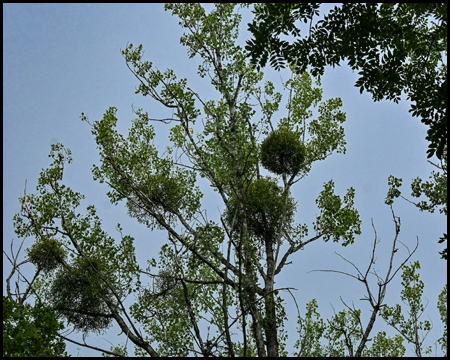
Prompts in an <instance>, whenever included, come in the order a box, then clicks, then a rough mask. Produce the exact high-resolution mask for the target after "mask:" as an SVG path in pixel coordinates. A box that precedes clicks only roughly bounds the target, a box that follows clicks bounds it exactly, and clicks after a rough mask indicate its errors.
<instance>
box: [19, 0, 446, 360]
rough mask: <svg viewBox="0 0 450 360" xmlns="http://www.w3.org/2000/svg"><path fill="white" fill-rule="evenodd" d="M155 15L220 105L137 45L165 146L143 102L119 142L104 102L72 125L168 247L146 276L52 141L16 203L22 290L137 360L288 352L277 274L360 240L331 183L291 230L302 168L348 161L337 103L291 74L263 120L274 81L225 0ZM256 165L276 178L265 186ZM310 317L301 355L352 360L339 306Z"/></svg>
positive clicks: (134, 52)
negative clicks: (250, 52) (172, 23)
mask: <svg viewBox="0 0 450 360" xmlns="http://www.w3.org/2000/svg"><path fill="white" fill-rule="evenodd" d="M261 6H263V5H261ZM165 8H166V9H167V10H171V11H172V13H173V14H174V15H177V16H178V17H179V18H180V24H181V26H182V27H183V28H185V30H186V33H185V34H184V35H183V36H182V38H181V43H182V44H183V45H185V46H186V47H187V50H188V55H189V57H191V58H194V57H196V56H197V55H198V56H199V57H200V58H201V59H202V62H201V64H200V66H199V69H198V74H199V76H201V77H206V76H208V78H209V79H211V84H212V87H213V89H215V90H217V92H218V95H219V99H215V100H212V99H204V98H202V96H201V95H199V94H198V93H196V92H195V91H194V90H192V89H191V88H189V87H187V80H186V79H177V77H176V76H175V74H174V71H173V70H171V69H168V70H165V71H160V70H158V69H156V68H155V67H154V66H153V64H152V63H151V62H149V61H144V59H143V47H142V45H139V46H137V47H135V46H133V44H129V45H128V46H127V47H126V49H125V50H124V51H123V52H122V54H123V56H124V58H125V60H126V63H127V66H128V67H129V69H130V70H131V71H132V73H133V74H134V75H135V76H136V77H137V78H138V79H139V81H140V85H139V87H138V90H137V92H138V93H141V94H142V95H143V96H149V97H151V98H152V99H153V100H155V101H156V102H158V103H159V104H161V105H162V106H164V107H166V108H167V109H168V110H169V112H170V113H172V117H171V118H168V119H160V125H161V126H164V125H163V124H170V129H167V130H170V131H168V132H169V139H168V140H169V141H170V146H168V147H167V148H166V151H165V152H162V151H161V150H160V149H159V148H158V147H157V146H156V145H155V142H156V131H155V129H156V126H153V124H152V121H155V120H157V119H151V118H150V117H149V115H148V114H147V113H146V112H144V111H143V110H142V109H134V113H135V114H136V116H137V118H136V119H134V120H133V123H132V126H131V128H130V130H129V132H128V135H122V134H120V133H119V132H118V131H117V128H116V126H117V122H118V119H117V116H116V115H117V109H116V108H114V107H111V108H109V109H108V110H107V111H106V112H105V114H104V115H103V117H102V118H101V119H100V120H97V121H94V122H93V123H90V122H89V121H88V118H87V116H86V115H85V114H82V116H81V118H82V120H83V121H86V122H87V123H88V124H89V125H90V126H91V128H92V134H93V136H94V137H95V141H96V142H97V145H98V149H99V153H100V164H98V165H94V166H93V170H92V172H93V175H94V179H95V180H98V181H99V182H101V183H106V184H107V185H108V186H109V188H110V191H109V192H108V193H107V195H108V197H109V198H110V200H111V202H112V203H113V204H115V205H117V204H118V203H119V202H120V201H122V200H124V202H125V203H126V206H127V209H128V213H129V215H130V216H131V217H133V218H136V219H137V221H139V222H141V223H144V224H146V225H147V226H148V227H149V228H150V229H152V230H153V229H154V228H158V229H160V230H163V231H164V234H165V235H166V240H167V241H166V242H165V243H164V244H163V245H162V247H161V249H160V251H159V254H158V257H157V259H154V258H151V256H154V254H152V253H151V251H152V249H153V248H154V244H152V242H151V239H150V240H148V241H150V242H149V243H148V249H150V250H149V251H150V252H149V253H148V254H141V255H142V256H145V255H148V258H147V265H148V266H147V267H146V268H141V267H140V266H139V265H138V263H137V259H136V258H137V256H136V249H135V248H134V239H133V238H132V237H131V236H129V235H124V234H123V233H122V231H123V229H122V227H121V225H120V224H118V225H117V228H116V229H117V231H118V232H119V234H120V239H119V240H115V239H114V238H113V237H111V236H109V235H108V234H107V233H106V231H104V230H103V229H102V224H101V221H100V219H99V217H98V216H97V214H96V210H95V208H94V206H92V205H89V206H87V208H86V211H85V213H83V214H82V213H80V212H79V207H80V205H81V201H82V200H83V199H84V196H83V195H81V194H79V193H77V192H74V191H73V190H71V189H70V188H69V187H67V186H65V185H63V184H62V183H61V182H62V178H63V173H64V167H65V164H66V163H70V162H71V160H72V158H71V154H70V151H69V150H68V149H65V148H64V147H63V146H62V145H61V144H57V145H54V146H52V150H51V154H50V156H51V157H52V158H53V159H54V161H53V163H52V164H51V165H50V167H49V168H48V169H47V170H43V171H42V172H41V175H40V178H39V180H38V184H39V185H38V187H37V194H31V195H26V196H24V197H23V198H21V202H22V211H21V214H18V215H16V217H15V219H14V220H15V224H14V225H15V229H16V233H17V234H18V236H19V237H28V236H30V237H34V238H35V242H34V244H32V245H31V246H30V247H29V249H28V257H29V259H30V260H31V262H32V263H33V264H34V265H35V266H36V267H37V268H38V271H37V276H36V279H34V280H33V281H34V282H33V283H32V284H31V285H30V290H32V293H33V294H35V295H36V296H37V297H39V298H41V299H42V300H43V301H44V302H45V303H46V304H47V305H48V306H51V308H52V309H53V311H54V312H55V313H56V314H57V315H58V316H59V317H60V318H64V319H65V320H66V321H67V323H68V325H69V326H71V327H72V328H73V329H75V330H79V331H82V332H83V335H87V333H90V332H101V331H104V330H105V329H107V328H109V327H110V326H111V324H112V321H113V320H115V321H116V323H117V324H118V325H119V327H120V329H121V331H122V333H123V334H124V337H126V341H127V342H128V341H130V342H132V343H133V344H134V346H135V349H134V353H135V355H137V356H146V355H151V356H157V355H161V356H180V357H181V356H183V357H185V356H190V355H202V356H235V355H239V356H241V355H249V356H270V357H278V356H284V355H287V354H288V352H287V349H286V343H287V336H288V334H287V332H286V331H285V328H284V326H285V322H286V321H287V319H288V314H287V313H286V309H285V307H284V304H285V303H284V298H283V297H282V296H281V291H280V290H281V289H279V288H276V284H277V281H276V279H275V278H276V276H277V275H278V274H279V273H280V272H281V271H282V270H283V269H284V266H285V265H286V264H288V263H290V262H291V261H293V260H292V258H291V256H292V255H293V254H294V253H296V252H297V251H298V250H300V249H302V248H304V247H305V246H306V245H308V246H310V245H309V244H311V243H312V242H314V241H315V240H318V239H324V240H325V241H329V240H330V239H333V241H342V244H343V245H344V246H346V245H348V244H351V243H353V242H354V240H355V235H357V234H360V233H361V230H360V226H361V221H360V219H359V214H358V212H357V210H356V209H354V196H355V191H354V189H353V188H350V189H349V190H348V191H347V193H346V195H345V196H344V198H343V199H341V198H340V197H339V196H337V195H335V194H334V182H333V181H332V180H331V181H329V182H328V183H325V186H324V190H323V191H322V192H321V193H320V194H319V196H318V199H317V201H316V203H317V206H318V208H319V211H320V215H319V216H318V217H317V219H316V222H315V223H314V229H315V231H316V234H315V236H313V237H310V238H308V226H307V225H306V224H296V222H295V218H294V213H295V208H296V203H295V200H294V199H293V198H292V197H291V195H290V194H291V188H292V187H293V186H294V185H295V184H297V183H298V184H301V183H300V182H299V180H301V179H302V178H303V177H304V176H306V175H307V174H308V173H309V171H311V169H312V164H314V163H315V162H316V161H321V160H324V159H326V158H327V157H328V156H330V155H331V154H333V153H334V152H337V153H345V145H346V142H345V138H344V128H343V123H344V121H345V120H346V118H345V114H344V113H343V112H342V111H341V108H342V100H341V99H339V98H335V99H328V100H324V101H322V89H321V88H320V81H318V80H313V79H312V78H311V76H310V75H309V74H308V73H306V72H298V71H297V69H296V68H295V66H293V67H292V70H294V72H296V73H294V74H293V76H292V78H291V79H289V80H288V81H286V82H285V83H284V84H283V87H284V89H285V90H286V92H287V93H288V94H289V99H288V101H287V109H286V110H287V111H286V113H287V114H286V116H285V117H283V116H279V117H278V116H277V118H278V119H279V121H278V122H277V123H275V124H273V123H272V120H273V119H272V117H273V116H274V115H275V113H276V112H277V111H279V110H280V107H279V104H280V103H281V101H282V95H281V93H278V92H276V91H275V86H274V85H273V84H272V83H270V82H266V83H265V84H262V83H261V81H262V78H263V74H262V73H261V72H259V71H257V70H256V69H255V67H254V66H253V65H252V64H250V63H248V62H246V55H245V52H244V50H243V49H242V48H241V47H240V46H238V45H237V43H236V38H237V35H238V29H239V26H238V25H239V21H240V19H241V16H240V15H239V14H238V11H237V10H236V5H235V4H229V3H223V4H222V3H221V4H216V5H215V7H214V9H213V10H212V11H211V12H209V13H207V12H206V11H205V9H204V8H203V7H202V6H201V5H200V4H191V3H183V4H167V5H166V7H165ZM254 99H256V104H255V101H254ZM314 109H315V110H316V111H315V112H313V110H314ZM258 111H259V112H260V113H261V114H262V117H261V118H260V119H256V118H255V114H257V113H258ZM277 115H278V114H277ZM199 118H200V119H201V121H198V119H199ZM274 125H275V126H274ZM274 128H276V129H278V130H276V131H273V129H274ZM260 139H265V140H264V141H263V142H262V144H261V140H260ZM280 156H281V157H283V158H280ZM261 163H262V165H263V166H266V167H267V168H268V169H269V170H271V171H273V172H274V173H275V174H281V175H282V177H281V178H280V177H278V178H277V179H274V178H270V177H263V176H262V175H261V171H262V168H261V167H260V165H261ZM274 170H275V171H274ZM197 175H200V177H202V178H203V179H202V180H201V181H207V182H209V184H210V185H211V186H212V187H213V188H214V191H216V193H212V195H214V196H217V199H218V201H222V202H223V204H221V205H223V206H222V207H221V206H220V204H219V209H220V214H218V219H217V221H212V220H210V219H209V217H210V214H207V213H206V211H205V210H204V209H202V203H201V200H202V197H203V192H202V191H200V188H199V183H200V182H199V179H198V177H197ZM286 175H289V178H288V176H286ZM202 189H203V188H202ZM206 190H208V188H207V187H206ZM206 194H207V192H206V191H205V195H206ZM208 195H210V194H208ZM30 225H33V226H30ZM261 242H262V243H263V245H265V246H261ZM125 299H126V302H125ZM128 306H129V307H128ZM441 307H442V306H441ZM316 310H317V303H316V302H311V303H310V304H308V306H307V313H306V318H305V319H299V325H300V329H299V331H300V335H301V336H300V340H299V342H297V345H296V346H298V350H299V352H300V354H301V355H307V356H313V355H314V356H330V355H333V356H338V355H346V354H349V355H352V354H353V345H351V346H349V345H348V343H349V342H350V343H352V344H356V343H357V342H358V341H362V337H363V336H364V335H363V329H362V327H361V321H360V320H359V319H360V316H361V312H360V310H349V311H347V310H345V311H341V312H339V313H337V314H336V315H335V316H334V317H333V318H332V319H330V321H329V322H328V324H326V323H325V322H324V321H323V320H322V319H320V316H319V314H318V312H317V311H316ZM205 329H207V330H205ZM376 339H377V340H376V346H375V347H373V348H372V349H371V350H370V351H371V352H368V354H369V353H370V354H376V355H380V354H387V355H393V354H400V353H401V349H402V348H401V344H400V343H399V342H398V339H397V338H394V339H390V338H388V337H387V336H386V335H385V334H381V335H379V337H378V338H376ZM323 341H324V342H325V343H323ZM126 346H127V345H123V344H114V345H113V347H112V348H111V349H112V350H111V352H112V353H114V354H117V355H126V354H127V352H126ZM394 346H397V348H398V349H397V350H398V351H397V352H396V350H395V349H394V348H393V347H394ZM104 352H105V353H108V352H107V351H104Z"/></svg>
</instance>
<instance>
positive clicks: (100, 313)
mask: <svg viewBox="0 0 450 360" xmlns="http://www.w3.org/2000/svg"><path fill="white" fill-rule="evenodd" d="M103 266H104V265H103ZM102 273H103V274H102ZM104 276H105V274H104V270H103V269H102V264H101V260H99V259H94V258H91V259H84V258H82V257H80V258H77V259H76V260H75V263H74V264H73V265H72V266H71V267H70V268H64V269H62V270H60V271H59V272H58V273H57V274H56V277H55V280H54V281H53V283H52V286H51V289H50V296H49V299H50V301H51V303H53V304H54V308H55V311H56V312H57V313H58V314H59V315H60V316H63V317H65V318H66V319H67V321H68V322H69V323H70V324H73V326H74V328H75V329H76V330H81V331H83V332H85V333H88V332H90V331H97V332H99V331H100V330H103V329H107V328H108V327H109V326H110V325H111V321H112V316H111V311H110V310H109V308H108V303H112V302H113V300H112V295H111V289H109V288H108V287H107V285H105V282H104V280H102V277H104Z"/></svg>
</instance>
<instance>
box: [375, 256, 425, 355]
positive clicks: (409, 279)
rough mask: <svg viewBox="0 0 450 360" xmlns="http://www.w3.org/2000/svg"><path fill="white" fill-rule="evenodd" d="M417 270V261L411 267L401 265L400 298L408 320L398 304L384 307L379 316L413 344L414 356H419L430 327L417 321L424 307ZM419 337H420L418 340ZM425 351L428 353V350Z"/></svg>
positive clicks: (418, 267) (423, 322)
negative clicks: (404, 305) (406, 309)
mask: <svg viewBox="0 0 450 360" xmlns="http://www.w3.org/2000/svg"><path fill="white" fill-rule="evenodd" d="M418 269H420V263H419V261H416V262H414V263H413V264H411V266H408V265H403V273H402V279H403V280H402V286H403V290H402V291H401V296H400V297H401V299H402V300H403V302H404V303H405V304H406V306H407V307H408V318H405V316H404V315H403V314H402V308H401V306H400V305H398V304H397V305H396V306H388V305H386V306H384V307H383V308H382V310H381V312H380V315H381V316H382V317H383V319H384V320H385V321H386V322H387V323H388V324H389V325H391V326H392V327H394V328H395V329H396V330H397V331H398V332H400V334H401V335H402V336H403V337H405V338H406V339H407V340H408V341H409V342H411V343H413V344H414V345H415V351H416V354H417V355H418V356H421V352H422V345H423V339H424V338H425V337H426V335H427V333H428V332H429V331H430V330H431V327H432V325H431V322H430V321H428V320H425V321H419V318H420V317H421V316H422V314H423V312H424V310H425V307H424V305H423V303H422V295H423V288H424V283H423V281H422V280H420V274H419V273H417V270H418ZM419 331H420V332H425V335H421V334H419ZM419 336H421V338H420V339H419ZM426 351H427V353H428V351H429V350H426Z"/></svg>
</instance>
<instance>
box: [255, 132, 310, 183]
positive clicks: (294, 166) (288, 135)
mask: <svg viewBox="0 0 450 360" xmlns="http://www.w3.org/2000/svg"><path fill="white" fill-rule="evenodd" d="M304 159H305V147H304V145H303V144H302V143H301V141H300V139H299V134H297V133H295V132H292V131H289V130H288V129H283V128H281V129H278V130H276V131H273V132H272V133H270V134H269V136H268V137H267V138H265V139H264V141H263V142H262V144H261V164H262V166H264V167H265V168H266V169H267V170H269V171H271V172H273V173H275V174H278V175H282V174H288V175H294V176H295V175H297V173H298V172H299V171H300V169H301V167H302V165H303V161H304Z"/></svg>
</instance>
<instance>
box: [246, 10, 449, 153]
mask: <svg viewBox="0 0 450 360" xmlns="http://www.w3.org/2000/svg"><path fill="white" fill-rule="evenodd" d="M319 8H320V4H319V3H289V4H280V3H270V4H268V3H267V4H258V5H255V10H254V13H255V18H254V20H253V22H252V23H250V24H249V30H250V32H251V33H252V34H253V38H252V39H251V40H249V41H247V46H246V49H247V50H248V51H249V56H250V57H251V59H252V62H253V63H255V64H258V65H260V66H264V65H265V64H266V63H267V61H268V60H269V62H270V64H271V66H273V67H275V69H278V68H280V67H284V65H285V64H286V63H291V64H292V63H295V64H297V67H298V71H300V72H303V71H305V70H306V69H308V68H311V73H312V74H313V75H314V76H317V75H322V74H323V73H324V69H325V67H326V66H328V65H330V66H333V67H334V66H336V65H338V66H339V65H340V64H341V62H342V61H348V65H349V66H350V67H351V68H352V69H353V70H356V71H358V74H359V75H360V77H359V79H358V80H357V81H356V84H355V85H356V86H357V87H359V88H360V91H361V92H363V91H364V90H366V91H368V92H370V93H371V94H372V96H373V99H374V100H376V101H378V100H381V99H388V100H393V101H395V102H397V101H399V100H400V96H401V94H402V93H405V94H406V95H407V98H408V99H409V100H411V102H412V105H411V110H410V111H411V112H412V114H413V116H417V117H420V118H421V121H422V122H423V123H424V124H426V125H427V126H429V130H428V135H427V137H426V139H427V140H428V141H429V142H430V144H429V149H428V151H427V152H428V157H432V156H433V155H434V154H435V153H436V155H437V157H438V158H439V159H442V156H443V151H444V147H445V144H446V142H447V61H446V53H447V3H421V4H411V3H391V4H381V5H380V4H377V3H345V4H342V5H339V6H335V7H334V8H333V9H331V10H330V11H329V12H328V13H327V14H324V16H323V19H322V20H319V21H317V22H316V23H315V24H313V20H314V19H315V17H316V18H317V17H318V16H319V14H320V12H319ZM301 22H304V23H305V24H306V25H305V26H304V30H305V31H304V32H302V31H303V30H301V26H299V24H301ZM283 35H293V36H294V39H295V40H294V41H293V42H290V41H288V40H286V37H284V36H283Z"/></svg>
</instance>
